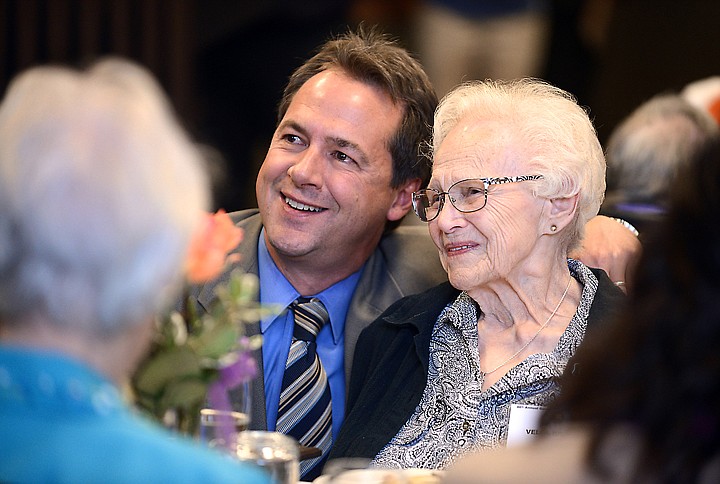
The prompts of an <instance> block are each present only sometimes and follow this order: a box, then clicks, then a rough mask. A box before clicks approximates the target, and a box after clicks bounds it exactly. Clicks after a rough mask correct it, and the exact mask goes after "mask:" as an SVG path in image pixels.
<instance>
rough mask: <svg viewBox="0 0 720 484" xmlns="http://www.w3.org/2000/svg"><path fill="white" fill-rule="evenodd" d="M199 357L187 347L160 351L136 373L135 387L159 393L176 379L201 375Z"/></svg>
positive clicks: (139, 389)
mask: <svg viewBox="0 0 720 484" xmlns="http://www.w3.org/2000/svg"><path fill="white" fill-rule="evenodd" d="M200 374H201V368H200V362H199V359H198V357H197V356H196V355H195V354H194V353H193V352H192V351H191V350H190V348H187V347H174V348H170V349H167V350H164V351H162V352H159V353H158V354H156V355H155V356H154V358H153V359H151V360H149V361H147V362H146V363H145V364H144V365H143V366H142V367H141V368H140V369H139V370H138V372H137V373H136V374H135V388H137V390H138V391H139V392H141V393H145V394H149V395H156V396H157V395H159V394H160V393H161V392H162V391H163V389H164V388H165V386H167V385H168V383H169V382H171V381H172V380H174V379H180V378H186V377H189V376H199V375H200Z"/></svg>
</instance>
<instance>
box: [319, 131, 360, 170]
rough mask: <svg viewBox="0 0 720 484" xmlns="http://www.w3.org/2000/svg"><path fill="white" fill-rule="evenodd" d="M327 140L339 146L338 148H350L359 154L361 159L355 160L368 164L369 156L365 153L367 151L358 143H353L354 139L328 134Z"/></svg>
mask: <svg viewBox="0 0 720 484" xmlns="http://www.w3.org/2000/svg"><path fill="white" fill-rule="evenodd" d="M325 141H326V142H327V143H328V144H333V145H335V146H337V147H338V148H350V149H351V150H353V151H354V152H356V153H358V155H359V158H360V159H358V160H355V161H357V162H359V163H362V164H368V157H367V155H366V154H365V151H364V150H363V149H362V148H361V147H360V145H358V144H357V143H353V142H352V141H349V140H346V139H344V138H338V137H337V136H328V137H327V138H325Z"/></svg>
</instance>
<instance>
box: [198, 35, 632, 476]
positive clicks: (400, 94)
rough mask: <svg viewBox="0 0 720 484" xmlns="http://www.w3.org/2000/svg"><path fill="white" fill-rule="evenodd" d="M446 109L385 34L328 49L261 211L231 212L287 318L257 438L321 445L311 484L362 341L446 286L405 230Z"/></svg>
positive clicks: (279, 143)
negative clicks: (415, 299)
mask: <svg viewBox="0 0 720 484" xmlns="http://www.w3.org/2000/svg"><path fill="white" fill-rule="evenodd" d="M436 106H437V98H436V96H435V93H434V91H433V88H432V86H431V84H430V82H429V80H428V78H427V75H426V74H425V72H424V71H423V69H422V67H421V66H420V64H419V63H418V62H417V61H416V60H414V59H413V58H412V57H411V56H410V55H409V54H408V52H407V51H405V50H404V49H402V48H401V47H399V46H397V45H396V44H395V43H393V42H392V41H390V40H389V39H388V38H387V37H385V36H384V35H382V34H379V33H377V32H375V31H370V32H364V31H362V30H361V31H359V32H358V33H354V32H350V33H347V34H345V35H343V36H341V37H339V38H337V39H333V40H330V41H328V42H327V43H325V44H324V45H323V46H322V47H321V49H320V50H319V51H318V53H317V54H316V55H315V56H314V57H312V58H311V59H309V60H308V61H307V62H306V63H305V64H303V65H302V66H301V67H299V68H298V69H297V71H295V72H294V73H293V75H292V76H291V78H290V80H289V83H288V85H287V87H286V89H285V92H284V94H283V98H282V100H281V102H280V105H279V113H278V127H277V129H276V131H275V134H274V135H273V139H272V142H271V145H270V148H269V150H268V153H267V156H266V158H265V161H264V163H263V166H262V168H261V170H260V173H259V175H258V179H257V185H256V190H257V199H258V204H259V211H258V210H245V211H242V212H237V213H235V214H233V218H234V220H235V221H236V223H237V225H238V226H239V227H242V228H243V230H244V231H245V237H244V239H243V242H242V243H241V245H240V247H239V248H238V252H239V253H240V254H241V255H242V258H241V261H240V262H239V263H238V265H236V266H235V267H239V268H241V269H242V270H245V271H247V272H251V273H255V274H258V275H259V277H260V299H261V302H262V303H264V304H277V305H280V306H281V307H286V308H288V310H287V311H285V312H283V313H282V314H280V315H278V316H277V317H275V318H272V319H270V320H264V321H262V322H261V324H260V325H259V326H258V328H257V331H258V332H260V333H262V335H263V346H262V352H261V353H262V354H261V358H260V362H259V363H260V366H261V378H260V379H259V381H258V382H256V385H255V387H254V391H253V407H252V415H251V424H250V428H252V429H269V430H279V431H282V432H284V433H288V434H290V435H293V436H294V437H295V438H297V439H298V440H299V441H300V442H301V443H302V444H304V445H307V446H311V447H318V448H320V449H321V450H322V453H323V456H322V457H319V458H317V459H311V460H308V461H304V462H303V467H302V469H301V470H302V478H303V480H312V478H313V477H314V476H316V475H317V474H318V473H319V471H320V470H321V468H322V465H323V463H324V456H325V454H326V453H327V450H328V449H329V447H330V445H331V443H332V441H333V437H334V436H337V433H338V431H339V428H340V425H341V423H342V419H343V415H344V410H345V396H346V391H345V384H346V381H349V375H350V371H351V363H352V360H353V352H354V348H355V343H356V341H357V338H358V335H359V333H360V331H361V330H362V329H364V328H365V327H366V326H367V325H369V324H370V323H371V322H372V321H373V320H375V318H376V317H377V316H379V315H380V314H381V313H382V312H383V311H384V310H385V309H386V308H387V307H388V306H390V304H392V303H393V302H395V301H396V300H397V299H399V298H401V297H403V296H406V295H409V294H415V293H418V292H421V291H423V290H425V289H427V288H430V287H432V286H434V285H436V284H438V283H440V282H442V281H444V280H446V274H445V271H444V270H443V269H442V267H441V265H440V263H439V258H438V254H437V250H436V249H435V247H434V245H433V244H432V241H431V240H430V238H429V236H428V233H427V228H426V227H420V226H410V225H407V226H406V225H403V226H401V227H398V225H399V223H400V221H401V220H402V218H403V217H404V216H405V214H406V213H407V212H408V211H409V210H410V208H411V202H412V200H411V199H412V192H413V191H415V190H417V189H419V188H421V187H424V186H425V184H426V183H427V181H428V179H429V175H430V164H429V162H428V160H426V159H425V158H424V157H423V156H422V155H421V151H422V148H423V146H424V145H425V143H427V142H428V141H429V138H430V133H431V124H432V117H433V112H434V110H435V107H436ZM607 220H609V219H605V222H604V223H603V224H602V226H603V227H605V229H602V230H601V231H602V232H603V234H607V233H608V232H612V231H613V230H615V232H612V233H613V234H614V235H613V237H615V238H619V239H620V241H619V242H617V243H615V246H614V247H612V248H609V247H606V246H605V244H604V242H601V245H600V249H599V250H600V251H601V252H612V251H617V250H618V249H617V248H618V246H625V247H630V249H631V250H630V251H629V252H631V253H632V250H636V248H637V245H639V244H637V242H636V241H635V240H634V236H632V235H631V234H630V233H629V232H627V231H626V230H625V229H624V228H623V227H622V226H620V224H617V223H615V222H612V221H607ZM623 231H625V232H626V233H623ZM603 240H605V239H603ZM596 252H597V251H596ZM621 252H623V253H624V254H627V253H628V251H627V250H624V251H621ZM233 268H234V267H233ZM231 269H232V268H231ZM226 276H227V274H226ZM226 280H227V278H226V277H225V278H221V279H220V280H219V281H216V282H215V284H211V285H206V286H204V287H202V288H200V290H199V295H198V301H199V303H200V304H201V305H202V306H203V307H205V308H207V307H208V305H209V304H211V302H212V300H213V298H214V294H213V290H214V286H215V285H217V284H218V283H223V282H225V281H226ZM301 297H302V298H304V299H300V300H299V299H298V298H301ZM308 299H311V300H308ZM298 327H301V328H302V330H303V331H299V330H298ZM312 327H316V328H317V327H320V328H321V329H319V331H317V329H315V331H316V332H317V336H314V335H313V336H308V335H307V332H308V331H309V330H310V329H311V328H312ZM301 333H303V334H301ZM315 354H317V357H318V358H317V359H314V357H315ZM306 357H308V359H309V360H312V361H309V362H308V364H307V365H308V366H306V367H303V368H301V369H298V368H297V367H299V366H301V363H300V360H304V359H305V358H306ZM286 367H287V372H286ZM305 377H307V379H305ZM326 387H327V388H326ZM303 388H306V389H308V390H309V392H308V394H309V396H308V400H306V397H305V393H304V392H303V391H302V389H303ZM316 409H318V410H317V411H316Z"/></svg>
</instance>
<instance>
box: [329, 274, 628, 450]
mask: <svg viewBox="0 0 720 484" xmlns="http://www.w3.org/2000/svg"><path fill="white" fill-rule="evenodd" d="M591 270H592V271H593V273H594V274H595V276H596V277H597V278H598V290H597V293H596V294H595V299H594V300H593V303H592V306H591V309H590V314H589V316H588V322H587V330H586V333H585V337H587V336H588V335H592V333H593V332H595V331H597V330H598V329H599V328H602V327H603V326H604V323H605V322H607V321H609V320H610V319H611V318H612V317H614V315H615V314H616V313H617V311H618V310H619V309H620V308H621V306H622V304H623V301H624V299H625V295H624V294H623V293H622V291H620V290H619V289H618V288H617V287H616V286H615V285H614V284H613V283H612V282H611V281H610V279H609V278H608V276H607V274H605V272H603V271H601V270H598V269H591ZM459 294H460V291H459V290H457V289H455V288H454V287H452V286H451V285H450V283H443V284H440V285H439V286H436V287H434V288H432V289H429V290H427V291H425V292H423V293H420V294H416V295H413V296H407V297H404V298H402V299H400V300H399V301H397V302H396V303H395V304H393V305H392V306H390V307H389V308H388V309H387V310H386V311H385V312H384V313H383V314H382V315H380V317H379V318H378V319H377V320H375V321H374V322H373V323H372V324H371V325H370V326H368V328H366V329H365V330H364V331H363V332H362V334H361V335H360V339H359V340H358V343H357V347H356V349H355V358H354V362H353V367H352V373H351V379H350V386H349V394H348V400H347V405H346V417H345V422H344V423H343V426H342V429H341V430H340V434H339V435H338V438H337V440H336V441H335V443H334V444H333V448H332V449H331V451H330V455H329V459H333V458H340V457H366V458H373V457H375V456H376V455H377V454H378V452H380V450H382V448H383V447H384V446H385V445H386V444H387V443H388V442H390V440H391V439H392V438H393V437H394V436H395V435H396V434H397V433H398V431H399V430H400V428H401V427H402V426H403V425H404V424H405V422H407V420H408V419H409V418H410V417H411V416H412V414H413V413H414V412H415V408H416V407H417V405H418V404H419V403H420V400H421V398H422V395H423V392H424V391H425V386H426V383H427V374H428V359H429V353H430V338H431V335H432V330H433V327H434V325H435V322H436V320H437V317H438V316H439V315H440V312H441V311H442V310H443V309H444V308H445V306H447V305H448V304H449V303H451V302H452V301H454V300H455V298H457V296H458V295H459ZM590 337H592V336H590ZM567 368H573V365H572V363H569V364H568V366H567Z"/></svg>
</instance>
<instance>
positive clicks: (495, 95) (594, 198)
mask: <svg viewBox="0 0 720 484" xmlns="http://www.w3.org/2000/svg"><path fill="white" fill-rule="evenodd" d="M467 118H469V119H492V120H495V121H498V122H501V123H505V124H506V126H507V127H508V130H509V131H511V132H512V133H513V134H514V136H513V141H514V142H517V143H518V144H519V145H520V148H519V149H522V150H523V151H524V152H525V153H527V154H528V157H527V159H526V160H524V161H525V162H526V163H527V171H526V173H522V174H541V175H543V178H542V179H541V180H537V181H535V182H533V183H534V184H535V189H534V193H535V195H536V196H539V197H545V198H564V197H570V196H574V195H576V194H578V195H579V197H578V205H577V213H576V217H575V220H574V223H573V225H572V226H571V227H570V230H569V231H568V238H567V244H568V247H569V248H573V247H574V246H576V245H577V244H578V243H579V240H580V238H581V236H582V230H583V227H584V226H585V224H586V223H587V221H588V220H590V219H591V218H592V217H594V216H595V215H597V213H598V211H599V209H600V205H601V204H602V201H603V197H604V193H605V157H604V155H603V150H602V146H601V145H600V141H599V140H598V138H597V133H596V131H595V128H594V127H593V124H592V121H591V120H590V118H589V117H588V114H587V112H586V111H585V110H584V109H583V108H582V107H581V106H579V105H578V104H577V102H576V101H575V99H574V98H573V96H572V95H571V94H569V93H568V92H566V91H563V90H562V89H560V88H557V87H554V86H551V85H550V84H547V83H545V82H543V81H540V80H536V79H518V80H514V81H507V82H505V81H490V80H487V81H475V82H470V83H466V84H463V85H460V86H458V87H457V88H455V89H454V90H453V91H451V92H450V93H448V94H447V95H446V96H445V98H443V99H442V100H441V101H440V105H439V106H438V108H437V110H436V111H435V122H434V127H433V145H432V149H433V152H436V151H437V150H438V148H439V146H440V145H441V144H442V142H443V140H444V139H445V136H447V134H448V132H450V130H452V128H453V127H454V126H455V125H457V124H458V123H459V122H460V121H461V120H463V119H467ZM506 142H507V140H506V139H500V138H498V140H497V143H498V145H497V146H498V147H501V145H502V144H503V143H506Z"/></svg>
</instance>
